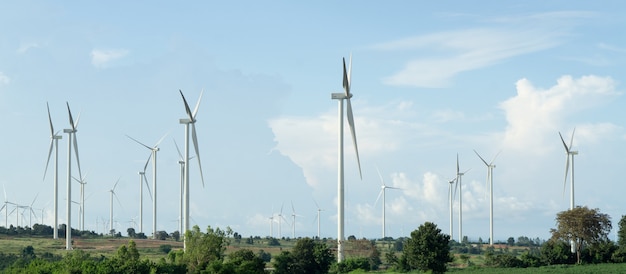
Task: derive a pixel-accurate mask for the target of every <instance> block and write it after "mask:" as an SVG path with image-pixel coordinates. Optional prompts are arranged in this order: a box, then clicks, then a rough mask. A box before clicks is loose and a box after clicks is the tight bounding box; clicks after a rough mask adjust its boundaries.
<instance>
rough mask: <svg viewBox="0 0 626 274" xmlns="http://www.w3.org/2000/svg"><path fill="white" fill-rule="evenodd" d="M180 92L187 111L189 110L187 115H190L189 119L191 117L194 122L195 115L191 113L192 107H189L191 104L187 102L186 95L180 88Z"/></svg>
mask: <svg viewBox="0 0 626 274" xmlns="http://www.w3.org/2000/svg"><path fill="white" fill-rule="evenodd" d="M178 91H179V92H180V96H182V97H183V103H185V111H186V112H187V115H188V116H189V119H191V121H192V122H193V115H192V113H191V109H189V104H187V100H186V99H185V95H183V91H182V90H180V89H179V90H178Z"/></svg>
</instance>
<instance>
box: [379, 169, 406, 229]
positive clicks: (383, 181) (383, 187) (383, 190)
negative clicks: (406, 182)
mask: <svg viewBox="0 0 626 274" xmlns="http://www.w3.org/2000/svg"><path fill="white" fill-rule="evenodd" d="M376 171H377V172H378V177H380V182H381V183H382V185H381V186H380V192H378V197H377V198H376V202H374V206H376V204H377V203H378V199H380V196H381V195H382V197H383V239H384V238H385V190H386V189H387V188H389V189H401V188H397V187H392V186H387V185H385V180H383V176H382V175H381V174H380V170H378V168H376Z"/></svg>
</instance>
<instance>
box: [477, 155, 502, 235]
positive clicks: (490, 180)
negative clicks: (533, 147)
mask: <svg viewBox="0 0 626 274" xmlns="http://www.w3.org/2000/svg"><path fill="white" fill-rule="evenodd" d="M474 153H476V156H478V158H480V160H481V161H483V163H485V165H486V166H487V183H488V184H489V245H493V169H494V168H495V167H496V165H494V164H493V162H494V161H495V160H496V158H497V157H498V155H499V154H500V152H498V154H496V156H494V157H493V159H492V160H491V162H489V163H487V161H485V159H483V157H481V156H480V154H478V151H476V150H474Z"/></svg>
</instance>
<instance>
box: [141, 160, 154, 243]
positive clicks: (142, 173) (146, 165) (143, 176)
mask: <svg viewBox="0 0 626 274" xmlns="http://www.w3.org/2000/svg"><path fill="white" fill-rule="evenodd" d="M151 157H152V154H150V156H149V157H148V160H147V161H146V164H145V165H144V166H143V171H139V233H143V183H144V182H145V183H146V187H147V188H148V194H150V200H152V191H151V190H150V184H148V180H147V179H146V169H147V168H148V163H150V158H151Z"/></svg>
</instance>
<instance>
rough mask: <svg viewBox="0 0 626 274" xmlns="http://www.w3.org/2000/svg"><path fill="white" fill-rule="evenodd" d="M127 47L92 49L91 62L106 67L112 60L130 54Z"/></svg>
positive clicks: (99, 66)
mask: <svg viewBox="0 0 626 274" xmlns="http://www.w3.org/2000/svg"><path fill="white" fill-rule="evenodd" d="M128 53H129V51H128V50H126V49H93V50H92V51H91V64H92V65H94V66H95V67H97V68H103V67H106V66H107V65H108V64H109V63H110V62H112V61H114V60H117V59H121V58H123V57H125V56H126V55H128Z"/></svg>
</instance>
